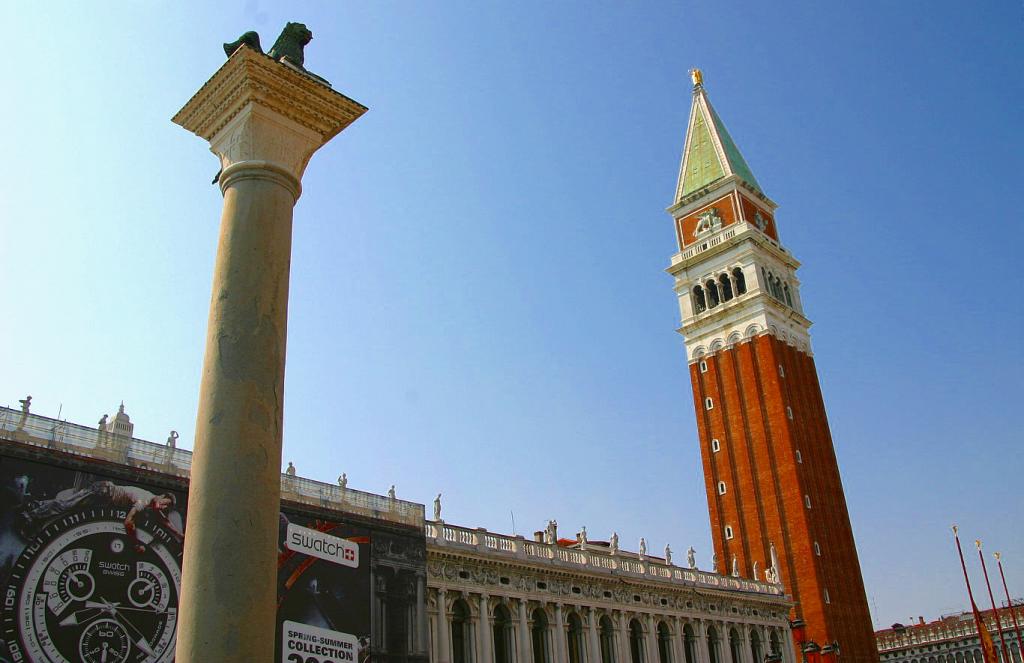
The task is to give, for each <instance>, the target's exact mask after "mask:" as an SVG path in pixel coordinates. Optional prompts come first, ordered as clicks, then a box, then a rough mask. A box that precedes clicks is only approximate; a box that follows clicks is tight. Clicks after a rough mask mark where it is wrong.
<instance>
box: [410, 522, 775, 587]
mask: <svg viewBox="0 0 1024 663" xmlns="http://www.w3.org/2000/svg"><path fill="white" fill-rule="evenodd" d="M424 532H425V533H426V537H427V543H428V544H434V545H440V546H453V547H465V548H474V549H475V548H477V547H478V545H479V544H478V542H479V541H482V542H483V545H484V547H486V548H487V549H488V550H490V551H493V552H495V553H497V554H504V555H508V556H510V557H517V556H520V557H528V558H530V559H531V560H544V561H547V562H548V563H551V564H554V565H560V566H570V567H572V566H576V567H580V568H582V569H587V570H595V571H597V572H600V573H615V574H620V575H632V576H638V577H644V578H648V579H651V580H657V581H661V582H669V583H674V584H682V585H687V586H703V587H716V588H728V589H735V590H739V591H744V592H752V593H758V594H772V595H782V594H783V591H784V590H783V588H782V585H776V584H771V583H766V582H760V581H757V580H751V579H748V578H737V577H732V576H721V575H718V574H717V573H711V572H709V571H701V570H700V569H690V568H681V567H678V566H675V565H670V564H665V563H663V562H661V561H660V560H654V559H640V558H639V557H638V556H637V555H636V554H635V553H630V552H618V553H615V554H612V552H611V551H610V550H608V549H606V548H604V547H603V546H594V545H591V546H587V547H585V548H565V547H562V546H558V545H554V544H549V543H541V542H538V541H527V540H526V539H524V538H523V537H521V536H508V535H507V534H497V533H494V532H488V531H486V530H482V529H476V530H474V529H469V528H465V527H459V526H457V525H449V524H447V523H442V522H433V521H426V523H425V525H424Z"/></svg>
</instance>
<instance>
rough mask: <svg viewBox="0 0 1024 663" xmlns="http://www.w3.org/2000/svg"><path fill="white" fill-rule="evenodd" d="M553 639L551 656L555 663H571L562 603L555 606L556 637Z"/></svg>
mask: <svg viewBox="0 0 1024 663" xmlns="http://www.w3.org/2000/svg"><path fill="white" fill-rule="evenodd" d="M553 637H554V642H553V643H552V645H553V647H552V650H553V651H552V652H551V655H552V656H554V658H555V663H569V653H568V652H567V651H566V649H565V646H566V642H565V619H564V618H563V617H562V604H561V603H556V604H555V635H554V636H553Z"/></svg>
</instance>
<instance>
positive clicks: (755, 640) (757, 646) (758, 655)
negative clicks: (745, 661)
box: [750, 629, 764, 663]
mask: <svg viewBox="0 0 1024 663" xmlns="http://www.w3.org/2000/svg"><path fill="white" fill-rule="evenodd" d="M750 655H751V656H753V657H754V663H761V661H762V660H764V652H763V651H762V647H761V634H760V633H758V632H757V629H750Z"/></svg>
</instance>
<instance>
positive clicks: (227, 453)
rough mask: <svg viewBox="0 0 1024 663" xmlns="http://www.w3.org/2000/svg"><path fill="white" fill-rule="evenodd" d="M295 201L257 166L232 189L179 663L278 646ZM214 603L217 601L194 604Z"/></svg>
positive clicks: (204, 404)
mask: <svg viewBox="0 0 1024 663" xmlns="http://www.w3.org/2000/svg"><path fill="white" fill-rule="evenodd" d="M294 203H295V195H294V193H293V192H292V191H289V189H288V188H286V187H285V186H283V185H282V183H280V182H279V181H278V180H277V178H275V177H270V178H264V177H262V176H261V174H260V173H259V172H258V171H255V169H254V171H253V172H248V171H246V172H244V173H239V174H238V175H237V176H236V178H235V179H234V180H233V181H232V183H231V184H230V185H228V186H226V188H225V190H224V208H223V213H222V216H221V227H220V240H219V244H218V248H217V259H216V263H215V266H214V274H213V296H212V298H211V302H210V317H209V325H208V330H207V336H206V356H205V359H204V361H203V373H202V382H201V384H200V389H199V411H198V415H197V417H196V436H195V450H194V455H193V461H192V478H191V486H190V489H189V503H188V536H187V537H186V538H185V555H184V561H183V567H184V568H185V569H187V571H188V572H186V573H185V574H184V575H183V578H182V586H181V606H182V610H181V612H180V613H179V622H178V634H179V635H178V640H177V660H179V661H182V662H199V661H223V662H225V663H228V662H234V661H238V662H239V663H242V662H249V661H259V660H265V659H266V657H267V656H268V655H269V653H270V652H272V651H273V648H274V635H275V631H276V628H277V627H276V619H277V618H276V606H277V596H276V592H277V590H276V587H277V564H276V562H277V554H276V551H277V532H278V519H277V517H276V516H275V515H274V514H276V513H277V512H278V511H279V509H280V504H279V502H280V491H281V475H280V472H281V468H280V459H281V432H282V423H283V408H284V365H285V333H286V331H287V322H288V271H289V265H290V260H291V238H292V232H291V231H292V206H293V205H294ZM211 605H217V606H219V607H220V609H218V610H216V611H209V610H201V609H196V607H197V606H211Z"/></svg>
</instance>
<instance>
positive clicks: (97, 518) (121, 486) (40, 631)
mask: <svg viewBox="0 0 1024 663" xmlns="http://www.w3.org/2000/svg"><path fill="white" fill-rule="evenodd" d="M47 453H48V452H45V451H40V452H39V455H40V457H42V458H45V459H47V460H49V457H48V456H47ZM187 504H188V495H187V493H185V492H183V491H178V490H166V489H163V488H159V487H157V486H153V485H147V484H146V483H145V482H137V481H132V480H126V479H122V478H119V477H116V476H114V475H113V474H111V475H109V476H108V475H103V474H98V473H94V472H87V471H80V470H75V469H71V468H69V467H64V466H62V465H61V464H60V463H59V462H54V463H53V464H51V463H49V462H40V461H35V460H26V459H24V458H19V457H13V456H9V455H7V454H6V453H4V450H3V449H2V448H0V591H2V592H3V605H2V606H0V663H26V662H32V663H35V662H36V661H38V662H41V663H171V662H172V661H173V660H174V644H175V635H176V630H177V625H178V613H179V610H181V609H182V606H179V603H178V593H179V590H180V587H181V572H182V556H183V542H184V532H185V528H186V524H187V519H186V506H187ZM342 518H343V515H342V514H340V513H339V514H338V520H326V519H322V518H317V517H314V516H312V515H311V514H308V513H306V512H304V511H299V510H290V509H285V510H284V511H282V512H280V513H279V514H278V519H279V536H278V583H277V615H278V620H277V633H276V636H275V638H276V646H275V661H276V663H295V662H296V661H299V660H301V663H366V662H367V661H369V660H370V659H371V643H373V642H374V640H373V637H372V626H371V618H370V612H371V605H373V602H374V600H378V601H380V602H381V603H382V605H385V604H386V605H387V606H389V609H388V610H387V611H385V613H384V622H386V626H385V624H384V623H383V622H382V624H381V625H380V626H378V628H382V629H384V628H386V631H382V634H381V636H380V637H379V638H378V639H379V642H378V644H377V645H376V649H375V650H374V651H375V654H374V656H373V657H372V658H373V659H374V660H375V661H380V663H398V662H401V661H420V660H423V661H425V651H423V652H422V653H420V652H416V653H415V654H414V652H412V651H410V650H409V648H408V644H407V643H408V642H409V641H410V639H411V638H410V637H409V636H407V635H406V633H405V630H404V629H405V625H406V624H407V623H408V622H409V620H408V617H407V615H408V614H411V613H410V611H413V612H414V613H422V611H423V609H424V608H423V606H422V605H421V604H417V598H419V600H420V602H421V601H422V595H423V593H424V592H425V585H424V586H423V587H421V588H420V591H419V592H417V591H416V590H415V584H414V583H416V582H417V579H419V582H420V583H422V582H423V580H422V578H424V577H425V549H424V541H423V538H422V536H416V535H412V534H410V535H400V534H395V533H393V532H391V533H385V531H384V530H376V529H371V528H370V527H368V526H366V525H355V524H352V523H346V522H343V521H342V520H341V519H342ZM375 539H378V540H379V543H380V544H381V546H380V547H381V550H382V552H381V563H383V564H385V565H387V564H389V563H398V564H401V565H404V566H405V567H410V568H408V569H407V570H404V571H401V573H397V572H394V571H392V572H389V573H390V575H387V576H386V577H385V575H381V577H380V578H378V580H379V582H378V583H377V584H379V585H380V586H381V589H380V593H381V596H380V597H379V598H378V599H375V598H374V596H373V594H372V588H371V583H370V577H371V554H372V551H373V545H371V544H372V542H373V541H374V540H375ZM409 551H412V552H409ZM391 558H395V559H396V560H397V562H390V561H389V560H390V559H391ZM400 581H401V582H400ZM385 597H386V598H385ZM385 602H386V603H385ZM392 613H393V614H392ZM385 632H386V633H387V634H388V637H384V635H383V634H384V633H385ZM289 634H290V635H289ZM419 640H421V641H424V642H425V637H422V638H419ZM299 656H301V657H302V658H301V659H300V658H298V657H299Z"/></svg>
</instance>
